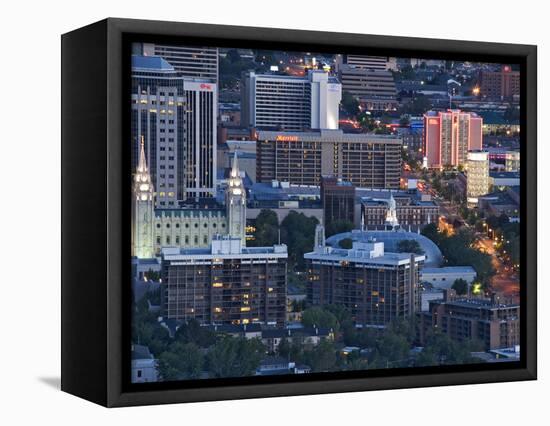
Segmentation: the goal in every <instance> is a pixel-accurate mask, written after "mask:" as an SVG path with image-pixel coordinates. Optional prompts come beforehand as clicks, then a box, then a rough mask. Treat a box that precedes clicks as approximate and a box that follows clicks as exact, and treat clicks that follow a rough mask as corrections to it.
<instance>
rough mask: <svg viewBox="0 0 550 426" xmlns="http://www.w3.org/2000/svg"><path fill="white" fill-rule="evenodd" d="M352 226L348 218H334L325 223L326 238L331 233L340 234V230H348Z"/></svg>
mask: <svg viewBox="0 0 550 426" xmlns="http://www.w3.org/2000/svg"><path fill="white" fill-rule="evenodd" d="M354 227H355V226H354V225H353V222H350V221H349V220H335V221H333V222H329V223H328V224H327V227H326V229H325V235H326V237H327V238H328V237H330V236H332V235H336V234H341V233H342V232H349V231H351V230H352V229H353V228H354Z"/></svg>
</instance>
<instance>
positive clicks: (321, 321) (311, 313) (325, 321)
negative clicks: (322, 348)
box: [302, 306, 339, 331]
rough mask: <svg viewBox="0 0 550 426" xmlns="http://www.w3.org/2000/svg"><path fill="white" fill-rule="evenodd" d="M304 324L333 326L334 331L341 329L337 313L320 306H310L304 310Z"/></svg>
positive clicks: (308, 325) (324, 326) (309, 325)
mask: <svg viewBox="0 0 550 426" xmlns="http://www.w3.org/2000/svg"><path fill="white" fill-rule="evenodd" d="M302 324H304V325H305V326H307V327H313V326H315V327H323V328H332V329H333V330H334V331H338V329H339V323H338V319H337V318H336V315H334V314H333V313H332V312H329V311H328V310H325V309H323V308H321V307H318V306H314V307H312V308H308V309H306V310H305V311H304V312H302Z"/></svg>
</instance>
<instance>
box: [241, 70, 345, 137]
mask: <svg viewBox="0 0 550 426" xmlns="http://www.w3.org/2000/svg"><path fill="white" fill-rule="evenodd" d="M341 99H342V88H341V85H340V83H339V82H338V80H337V79H336V78H334V77H329V75H328V74H327V73H325V72H323V71H309V72H308V75H307V76H306V77H293V76H287V75H274V74H256V73H255V72H249V73H246V74H244V75H243V79H242V81H241V123H242V124H243V126H251V127H256V128H280V129H284V130H304V129H337V128H338V118H339V113H338V108H339V104H340V100H341Z"/></svg>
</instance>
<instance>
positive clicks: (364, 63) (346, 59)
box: [336, 54, 395, 72]
mask: <svg viewBox="0 0 550 426" xmlns="http://www.w3.org/2000/svg"><path fill="white" fill-rule="evenodd" d="M392 59H393V60H394V59H395V58H392ZM393 60H391V59H390V58H388V57H387V56H368V55H352V54H343V55H341V54H338V55H336V72H338V71H340V68H341V67H342V66H343V65H349V66H352V67H355V68H360V69H368V70H378V71H386V70H388V69H389V68H390V67H391V66H392V65H391V64H390V63H393Z"/></svg>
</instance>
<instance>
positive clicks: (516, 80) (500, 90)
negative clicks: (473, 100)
mask: <svg viewBox="0 0 550 426" xmlns="http://www.w3.org/2000/svg"><path fill="white" fill-rule="evenodd" d="M479 79H480V83H481V84H480V90H479V92H480V94H481V96H483V97H487V98H490V99H498V100H505V99H511V98H514V97H519V94H520V72H519V71H513V70H512V67H511V66H510V65H504V66H503V67H502V68H501V69H500V70H499V71H485V70H484V71H481V73H480V76H479Z"/></svg>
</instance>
